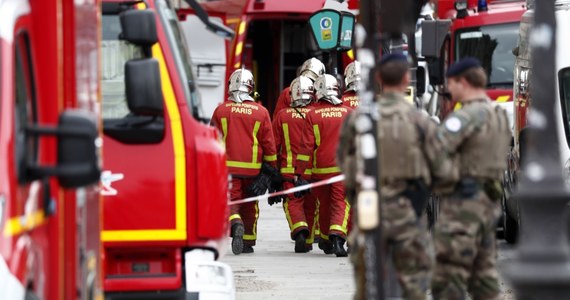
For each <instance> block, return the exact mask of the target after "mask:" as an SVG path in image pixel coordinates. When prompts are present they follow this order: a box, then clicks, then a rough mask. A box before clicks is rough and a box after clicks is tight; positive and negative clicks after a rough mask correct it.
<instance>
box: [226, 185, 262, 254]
mask: <svg viewBox="0 0 570 300" xmlns="http://www.w3.org/2000/svg"><path fill="white" fill-rule="evenodd" d="M253 181H254V179H253V178H233V179H232V188H231V189H230V199H231V201H236V200H240V199H244V198H247V197H249V196H250V195H249V193H248V192H247V188H248V187H249V185H250V184H251V183H252V182H253ZM258 202H259V201H255V202H248V203H243V204H238V205H230V226H233V225H234V224H243V227H244V229H245V232H244V235H243V244H244V245H248V246H254V245H255V240H256V239H257V220H258V219H259V205H258Z"/></svg>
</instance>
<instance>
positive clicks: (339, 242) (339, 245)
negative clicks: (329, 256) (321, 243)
mask: <svg viewBox="0 0 570 300" xmlns="http://www.w3.org/2000/svg"><path fill="white" fill-rule="evenodd" d="M330 238H331V242H332V249H333V253H334V254H335V255H336V257H346V256H348V253H346V250H345V249H344V239H343V238H341V237H340V236H337V235H331V236H330Z"/></svg>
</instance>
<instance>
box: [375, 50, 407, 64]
mask: <svg viewBox="0 0 570 300" xmlns="http://www.w3.org/2000/svg"><path fill="white" fill-rule="evenodd" d="M391 61H402V62H408V57H407V56H405V55H404V54H402V53H390V54H387V55H384V56H382V59H381V60H380V63H379V65H380V66H382V65H384V64H387V63H389V62H391Z"/></svg>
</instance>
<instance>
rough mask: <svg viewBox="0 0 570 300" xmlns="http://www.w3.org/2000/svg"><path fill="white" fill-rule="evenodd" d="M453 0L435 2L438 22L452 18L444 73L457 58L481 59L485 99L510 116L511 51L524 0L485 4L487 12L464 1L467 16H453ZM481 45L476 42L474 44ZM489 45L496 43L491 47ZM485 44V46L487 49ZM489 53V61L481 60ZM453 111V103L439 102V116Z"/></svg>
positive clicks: (472, 1)
mask: <svg viewBox="0 0 570 300" xmlns="http://www.w3.org/2000/svg"><path fill="white" fill-rule="evenodd" d="M455 2H456V1H455V0H439V1H438V3H437V6H438V7H437V16H438V18H439V19H452V23H451V27H450V30H449V38H448V39H446V41H445V43H444V46H443V47H444V48H443V49H442V51H443V59H444V72H445V70H447V67H448V66H449V65H451V64H452V63H453V62H454V61H456V60H458V58H461V57H465V56H474V57H477V58H479V59H480V60H482V62H483V66H484V68H485V69H486V70H487V72H488V74H489V85H488V89H487V94H488V96H489V97H490V98H491V99H493V100H495V101H497V102H499V103H504V104H502V105H504V106H505V108H506V109H507V110H508V111H509V112H510V114H511V115H512V87H513V78H514V76H513V69H514V62H515V57H514V55H513V54H512V49H513V48H515V47H516V43H517V38H518V31H517V30H518V27H519V22H520V19H521V17H522V15H523V13H524V12H525V11H526V7H525V2H524V1H508V0H507V1H501V0H495V1H490V0H489V1H488V4H487V10H486V11H484V10H478V9H477V5H478V0H468V1H467V6H468V8H467V10H466V13H467V15H466V16H464V17H461V18H460V17H457V15H458V12H457V11H456V9H455V6H454V5H455ZM486 37H488V38H489V43H488V44H483V46H480V47H474V45H473V44H470V41H469V40H473V39H478V38H480V39H485V38H486ZM477 43H478V44H479V45H482V43H480V41H477ZM493 43H496V44H495V45H494V47H495V48H492V47H493ZM486 45H488V47H487V48H485V47H486ZM489 54H491V58H490V59H491V60H490V61H485V57H486V56H488V55H489ZM455 108H457V102H456V101H443V102H442V104H441V108H440V117H441V118H442V119H443V118H445V116H447V114H449V113H450V112H451V111H453V110H454V109H455Z"/></svg>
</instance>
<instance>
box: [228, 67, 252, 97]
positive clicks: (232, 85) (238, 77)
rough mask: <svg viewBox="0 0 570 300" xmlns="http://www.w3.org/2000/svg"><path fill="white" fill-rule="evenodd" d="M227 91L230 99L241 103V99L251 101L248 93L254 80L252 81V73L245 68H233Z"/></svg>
mask: <svg viewBox="0 0 570 300" xmlns="http://www.w3.org/2000/svg"><path fill="white" fill-rule="evenodd" d="M228 84H229V89H228V93H229V95H230V100H232V101H234V102H238V103H241V102H243V101H253V98H252V97H251V96H250V94H251V93H252V92H253V88H254V87H255V82H254V81H253V74H251V72H250V71H249V70H247V69H244V68H242V69H239V70H235V71H234V72H233V73H232V75H230V81H229V83H228Z"/></svg>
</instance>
